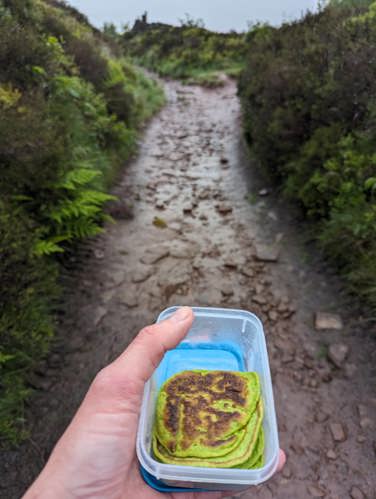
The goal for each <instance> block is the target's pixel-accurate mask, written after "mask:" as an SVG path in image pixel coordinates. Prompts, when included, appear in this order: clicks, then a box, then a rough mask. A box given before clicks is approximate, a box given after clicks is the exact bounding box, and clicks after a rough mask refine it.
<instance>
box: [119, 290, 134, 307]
mask: <svg viewBox="0 0 376 499" xmlns="http://www.w3.org/2000/svg"><path fill="white" fill-rule="evenodd" d="M119 301H120V303H122V304H123V305H126V306H127V307H128V308H135V307H137V305H138V299H137V297H136V296H135V294H134V290H133V289H130V288H125V289H123V290H122V292H120V293H119Z"/></svg>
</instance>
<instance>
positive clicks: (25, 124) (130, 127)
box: [0, 0, 163, 442]
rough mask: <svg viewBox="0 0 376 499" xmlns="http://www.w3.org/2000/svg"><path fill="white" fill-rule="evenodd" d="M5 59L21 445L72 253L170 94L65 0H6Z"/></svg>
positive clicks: (95, 227)
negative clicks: (142, 130) (28, 400)
mask: <svg viewBox="0 0 376 499" xmlns="http://www.w3.org/2000/svg"><path fill="white" fill-rule="evenodd" d="M72 15H73V17H72ZM0 65H1V68H2V69H1V72H0V115H1V120H0V168H1V175H0V255H1V257H0V279H1V282H2V289H3V292H2V294H1V299H0V440H3V439H8V440H11V441H12V442H16V441H18V440H19V439H20V438H22V437H23V436H24V435H25V432H24V431H23V430H24V424H23V403H24V400H25V397H27V396H28V394H29V392H30V389H29V388H28V386H27V384H26V380H27V378H28V374H29V372H30V371H31V370H32V369H33V368H34V367H35V365H36V363H37V362H38V360H40V359H41V358H42V357H43V356H44V355H45V354H46V353H47V351H48V346H49V342H50V340H51V337H52V334H53V322H54V320H53V312H54V307H55V303H56V302H55V298H56V297H57V296H58V293H59V289H58V285H57V278H58V274H59V265H60V263H61V262H62V261H63V255H62V254H63V253H64V251H66V250H67V249H68V248H69V249H70V250H72V249H73V248H74V246H75V244H76V243H77V242H78V241H80V240H82V239H84V238H88V237H92V236H95V235H96V234H98V233H99V232H100V231H102V230H103V222H104V221H105V220H108V218H109V217H107V216H106V215H105V213H104V209H103V208H104V204H105V203H106V202H107V201H109V200H111V199H113V197H112V196H109V195H108V194H107V193H106V190H107V189H108V188H109V187H110V185H111V183H112V182H113V180H114V178H116V174H117V172H118V170H119V167H120V166H121V165H123V164H124V162H125V160H126V159H127V158H129V156H130V155H131V154H132V152H133V151H134V149H135V144H136V137H137V132H138V126H139V125H141V123H142V122H143V120H144V119H145V118H146V117H148V116H149V115H150V114H151V113H152V112H155V111H156V110H157V109H159V107H160V106H161V105H162V104H163V93H162V90H161V89H160V88H159V87H158V86H157V85H156V84H155V83H154V82H152V81H151V80H149V79H147V78H146V77H145V76H143V75H141V74H140V72H139V71H138V70H136V69H134V68H133V66H132V65H131V64H130V63H129V62H126V61H124V60H115V58H114V57H113V56H112V53H111V50H110V49H109V47H108V46H107V45H104V42H103V39H102V36H98V35H97V32H96V31H95V30H92V29H91V27H90V26H89V25H88V23H87V21H86V20H85V18H81V16H80V15H79V13H78V12H77V11H75V10H74V9H73V11H72V9H71V8H70V7H69V6H67V5H65V4H64V3H63V2H58V1H55V0H50V1H49V2H48V3H46V2H43V1H42V0H30V1H26V2H21V1H15V2H13V1H12V2H10V1H5V0H0ZM21 430H22V431H21Z"/></svg>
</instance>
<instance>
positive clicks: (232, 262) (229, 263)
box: [223, 257, 238, 270]
mask: <svg viewBox="0 0 376 499" xmlns="http://www.w3.org/2000/svg"><path fill="white" fill-rule="evenodd" d="M223 265H224V266H225V267H227V268H229V269H234V270H235V269H237V268H238V264H237V262H235V260H234V259H233V258H231V257H227V258H226V259H225V260H224V262H223Z"/></svg>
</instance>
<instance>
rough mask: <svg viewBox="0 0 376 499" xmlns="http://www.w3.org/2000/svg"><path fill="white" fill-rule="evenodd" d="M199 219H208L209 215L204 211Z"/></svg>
mask: <svg viewBox="0 0 376 499" xmlns="http://www.w3.org/2000/svg"><path fill="white" fill-rule="evenodd" d="M199 219H200V220H205V221H206V220H207V219H208V217H207V216H206V215H205V214H204V213H202V215H200V216H199Z"/></svg>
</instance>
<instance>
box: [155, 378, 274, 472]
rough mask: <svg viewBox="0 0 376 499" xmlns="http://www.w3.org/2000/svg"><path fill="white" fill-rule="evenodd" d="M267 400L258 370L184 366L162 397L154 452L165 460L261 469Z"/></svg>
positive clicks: (191, 464)
mask: <svg viewBox="0 0 376 499" xmlns="http://www.w3.org/2000/svg"><path fill="white" fill-rule="evenodd" d="M262 418H263V405H262V401H261V397H260V380H259V377H258V374H257V373H254V372H233V371H205V370H193V371H183V372H181V373H178V374H176V375H175V376H173V377H171V378H170V379H169V380H167V381H166V382H165V383H164V385H163V386H162V388H161V390H160V392H159V395H158V400H157V409H156V417H155V423H154V430H153V452H154V456H155V458H156V459H158V460H159V461H161V462H162V463H168V464H178V465H187V466H203V467H209V468H246V469H251V468H260V467H261V466H263V463H264V433H263V429H262Z"/></svg>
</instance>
